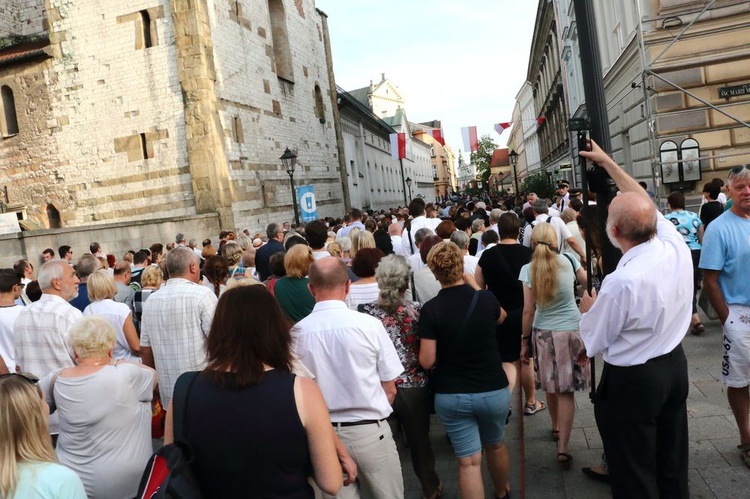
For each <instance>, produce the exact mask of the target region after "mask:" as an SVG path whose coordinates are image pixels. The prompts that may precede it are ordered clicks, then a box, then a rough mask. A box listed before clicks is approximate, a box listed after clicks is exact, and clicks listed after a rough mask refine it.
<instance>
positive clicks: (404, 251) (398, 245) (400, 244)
mask: <svg viewBox="0 0 750 499" xmlns="http://www.w3.org/2000/svg"><path fill="white" fill-rule="evenodd" d="M391 245H392V246H393V252H394V253H396V254H397V255H401V256H405V257H408V256H409V253H408V251H409V249H408V248H406V247H405V246H404V238H403V237H401V236H391Z"/></svg>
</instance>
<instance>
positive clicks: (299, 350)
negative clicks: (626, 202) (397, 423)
mask: <svg viewBox="0 0 750 499" xmlns="http://www.w3.org/2000/svg"><path fill="white" fill-rule="evenodd" d="M292 340H293V344H294V350H295V352H296V354H297V355H298V356H299V358H300V360H301V361H302V362H303V363H304V364H305V365H306V366H307V367H308V368H309V369H310V371H312V373H313V374H314V375H315V379H316V381H317V383H318V386H319V387H320V390H321V392H323V398H324V399H325V401H326V405H327V406H328V411H329V412H330V414H331V421H332V422H334V423H344V422H354V421H365V420H379V419H384V418H387V417H388V415H390V414H391V412H392V411H393V409H392V408H391V404H390V403H389V402H388V398H387V397H386V395H385V391H383V387H382V386H381V384H380V383H381V381H393V380H395V379H396V378H397V377H398V376H399V375H400V374H401V373H402V372H403V371H404V367H403V366H402V365H401V361H400V360H399V358H398V353H396V348H395V347H394V346H393V342H392V341H391V339H390V337H389V336H388V333H387V332H386V331H385V328H384V327H383V324H382V323H381V322H380V321H379V320H378V319H376V318H374V317H371V316H369V315H367V314H360V313H359V312H354V311H352V310H349V309H348V308H347V307H346V303H344V302H343V301H338V300H329V301H323V302H318V303H316V304H315V308H313V311H312V313H310V315H308V316H307V317H305V318H304V319H302V320H301V321H299V322H298V323H297V324H296V325H295V326H294V328H292Z"/></svg>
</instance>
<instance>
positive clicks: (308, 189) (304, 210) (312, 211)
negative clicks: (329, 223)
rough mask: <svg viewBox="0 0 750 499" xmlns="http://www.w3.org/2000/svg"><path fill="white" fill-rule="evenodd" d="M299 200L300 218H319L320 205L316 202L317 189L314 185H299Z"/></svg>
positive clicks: (305, 220)
mask: <svg viewBox="0 0 750 499" xmlns="http://www.w3.org/2000/svg"><path fill="white" fill-rule="evenodd" d="M297 202H298V203H299V209H300V215H301V216H300V219H301V220H302V221H303V222H312V221H313V220H317V219H318V207H317V205H316V204H315V189H314V188H313V186H312V185H301V186H299V187H297Z"/></svg>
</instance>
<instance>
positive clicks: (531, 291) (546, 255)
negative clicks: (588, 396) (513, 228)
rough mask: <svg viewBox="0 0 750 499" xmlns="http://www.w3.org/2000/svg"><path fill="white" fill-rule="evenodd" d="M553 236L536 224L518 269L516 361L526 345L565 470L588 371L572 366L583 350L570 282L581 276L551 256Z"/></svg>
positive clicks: (568, 260)
mask: <svg viewBox="0 0 750 499" xmlns="http://www.w3.org/2000/svg"><path fill="white" fill-rule="evenodd" d="M557 244H558V241H557V233H556V232H555V229H554V227H552V225H550V224H548V223H546V222H543V223H538V224H537V225H536V226H535V227H534V229H533V231H532V232H531V247H532V249H533V251H534V252H533V254H532V256H531V263H528V264H526V265H524V266H523V267H521V273H520V276H519V280H520V281H521V283H522V284H523V316H522V336H521V338H522V341H521V360H522V361H523V362H528V361H529V352H528V340H529V339H531V340H532V342H533V345H534V358H535V359H536V362H537V368H538V377H539V378H538V382H539V384H540V385H541V388H542V390H544V391H545V392H546V393H547V407H548V408H549V413H550V418H551V419H552V435H553V437H554V438H555V439H556V440H557V460H558V462H560V463H561V464H562V465H564V466H570V464H571V463H572V461H573V457H572V456H571V455H570V452H569V450H568V443H569V441H570V431H571V428H572V427H573V415H574V413H575V401H574V398H573V394H574V392H576V391H584V390H588V389H589V387H590V385H591V370H590V366H589V364H588V362H587V361H586V362H583V363H580V364H579V363H578V357H579V354H580V353H581V352H582V351H583V349H584V344H583V341H582V340H581V335H580V334H579V333H578V323H579V322H580V320H581V314H580V312H579V311H578V307H577V306H576V301H575V291H574V289H573V282H574V280H575V278H576V277H577V278H578V281H579V282H580V283H581V284H582V285H583V287H586V273H585V271H584V270H583V268H582V267H581V264H580V263H579V262H578V260H577V259H576V258H573V257H571V256H569V255H560V254H559V253H558V252H557V247H558V246H557Z"/></svg>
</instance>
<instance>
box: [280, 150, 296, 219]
mask: <svg viewBox="0 0 750 499" xmlns="http://www.w3.org/2000/svg"><path fill="white" fill-rule="evenodd" d="M279 159H280V160H281V164H283V165H284V169H285V170H286V172H287V174H288V175H289V182H291V184H292V206H293V207H294V224H295V225H299V212H298V211H297V193H296V192H295V189H294V166H295V165H296V164H297V155H296V154H294V153H293V152H292V151H290V150H289V148H288V147H287V148H286V150H285V151H284V154H282V155H281V157H280V158H279Z"/></svg>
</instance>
